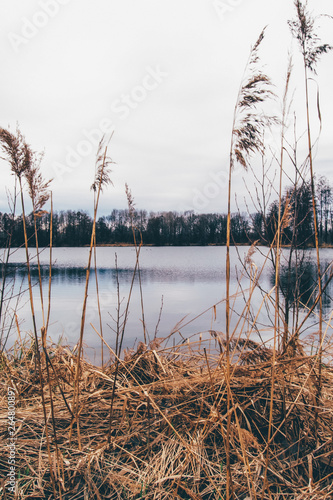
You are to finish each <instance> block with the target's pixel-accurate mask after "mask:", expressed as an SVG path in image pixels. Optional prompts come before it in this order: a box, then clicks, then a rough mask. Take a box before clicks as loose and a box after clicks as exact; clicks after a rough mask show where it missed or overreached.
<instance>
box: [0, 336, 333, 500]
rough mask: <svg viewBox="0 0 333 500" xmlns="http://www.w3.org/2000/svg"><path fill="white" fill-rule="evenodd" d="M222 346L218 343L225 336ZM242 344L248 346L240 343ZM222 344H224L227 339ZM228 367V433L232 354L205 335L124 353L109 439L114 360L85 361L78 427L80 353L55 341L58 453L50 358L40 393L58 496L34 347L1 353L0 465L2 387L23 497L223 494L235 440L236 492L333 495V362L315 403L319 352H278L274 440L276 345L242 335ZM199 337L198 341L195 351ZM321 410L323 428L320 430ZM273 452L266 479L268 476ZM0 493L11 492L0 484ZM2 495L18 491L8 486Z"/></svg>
mask: <svg viewBox="0 0 333 500" xmlns="http://www.w3.org/2000/svg"><path fill="white" fill-rule="evenodd" d="M222 344H223V342H222ZM241 344H242V345H241ZM220 345H221V344H220ZM238 345H239V346H240V345H241V349H242V354H241V356H240V357H239V356H238V361H237V364H234V365H232V367H231V410H230V411H231V432H230V435H229V436H227V412H226V409H227V395H226V384H225V362H224V358H223V355H221V354H220V352H217V351H214V349H213V348H211V350H210V351H208V353H207V355H205V351H204V350H203V349H202V345H201V349H199V345H191V346H189V347H184V346H176V347H174V348H171V349H166V348H164V349H163V348H162V347H160V346H159V345H158V343H157V342H155V343H152V344H151V345H150V346H148V347H146V346H145V345H144V344H139V347H138V349H137V351H136V352H127V354H126V356H125V359H124V360H123V361H121V362H120V366H119V373H118V378H117V384H116V391H115V398H114V402H113V411H112V422H111V439H110V443H109V442H108V431H109V418H110V405H111V395H112V387H113V382H114V377H115V366H116V365H115V363H114V362H112V363H111V364H110V366H109V367H108V368H107V369H106V370H105V371H104V372H102V371H101V369H100V368H98V367H96V366H94V365H92V364H90V363H89V362H87V361H83V362H82V365H81V369H82V372H81V377H80V387H79V390H80V420H79V431H80V438H81V448H82V449H81V450H80V446H79V442H78V429H77V427H76V424H74V428H73V432H72V440H71V441H70V428H71V424H72V423H73V422H72V417H71V414H70V411H69V409H68V408H67V406H66V404H65V401H64V398H63V396H62V394H61V391H60V388H59V387H61V389H62V391H63V394H64V396H65V398H66V401H67V403H68V405H69V408H70V407H71V405H72V402H73V383H74V378H75V367H76V362H77V359H76V356H75V355H74V354H73V353H72V352H71V351H70V350H69V349H68V348H66V347H62V346H49V356H50V359H51V361H52V365H53V367H54V370H55V373H56V374H57V377H55V373H54V371H53V370H52V369H50V376H51V387H52V395H53V403H54V412H55V421H56V431H57V444H58V449H59V453H58V456H57V453H56V448H55V445H54V431H53V426H52V420H51V411H50V394H49V387H48V386H47V373H46V367H45V359H42V365H43V379H44V398H45V401H46V407H47V415H48V419H49V420H48V431H49V435H50V437H51V452H52V460H51V464H52V468H53V474H54V477H55V478H56V491H57V495H56V497H55V496H54V493H53V490H52V484H51V479H50V460H49V458H48V453H47V446H46V438H45V426H44V417H43V409H42V399H41V390H40V384H39V377H38V372H37V370H36V369H35V354H34V353H35V349H34V347H33V346H29V347H26V348H25V349H24V351H23V352H22V350H21V351H20V352H19V353H16V354H15V356H14V355H13V356H12V357H10V356H9V355H7V356H3V357H2V361H1V372H0V381H1V414H0V417H1V418H0V422H1V429H0V431H1V444H0V450H1V453H0V456H1V458H0V467H1V470H2V473H3V477H4V476H5V475H6V472H7V470H8V464H7V454H8V450H7V448H6V444H7V440H8V435H7V425H8V424H7V387H8V386H13V387H15V390H16V392H17V395H16V419H17V446H16V468H17V498H21V499H25V500H26V499H30V498H31V499H32V498H63V499H66V500H67V499H68V500H69V499H84V500H85V499H92V498H96V499H104V498H110V499H117V498H119V499H121V498H127V499H139V498H146V499H150V498H151V499H172V498H185V499H195V500H199V499H219V498H221V499H222V498H225V490H226V476H227V475H226V455H225V443H226V440H227V439H228V441H229V447H230V462H231V472H232V482H233V484H232V486H233V493H234V498H235V499H243V500H245V499H249V498H252V499H259V498H263V499H269V498H271V499H274V500H275V499H285V498H288V499H297V500H298V499H299V500H301V499H309V500H310V499H330V498H333V484H332V479H333V446H332V436H333V434H332V429H333V389H332V387H333V370H332V369H331V368H329V367H327V366H323V370H322V378H323V379H322V382H323V388H322V399H321V401H320V407H319V411H317V412H316V411H315V407H316V404H317V403H316V394H317V388H316V383H317V374H316V369H317V360H316V359H315V357H314V356H313V357H312V356H306V355H304V353H303V352H302V351H301V349H299V350H298V351H297V352H296V353H294V354H293V357H291V358H289V357H287V356H286V355H285V356H283V357H281V356H280V357H279V356H278V355H277V358H276V366H275V382H274V407H273V429H272V433H271V434H272V438H271V442H270V443H269V445H268V446H267V435H268V425H269V412H270V395H271V380H272V378H271V373H272V361H271V359H272V353H271V351H270V349H268V348H267V347H263V346H260V345H259V344H255V343H254V342H252V341H251V342H246V341H243V342H240V343H238ZM196 347H197V349H196ZM315 419H317V427H318V431H317V432H315V425H316V423H315ZM267 450H268V453H269V455H268V457H269V460H268V469H267V480H268V487H267V485H265V482H264V472H265V464H266V458H267ZM1 491H2V498H6V496H5V493H4V489H3V488H2V490H1ZM7 498H12V497H11V496H8V494H7Z"/></svg>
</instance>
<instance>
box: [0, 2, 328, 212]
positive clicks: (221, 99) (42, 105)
mask: <svg viewBox="0 0 333 500" xmlns="http://www.w3.org/2000/svg"><path fill="white" fill-rule="evenodd" d="M309 1H310V3H309V6H310V8H311V10H314V12H315V13H326V14H331V15H333V2H332V0H316V1H314V0H309ZM291 17H294V7H293V1H292V0H279V1H276V0H225V1H223V0H219V1H215V2H214V0H94V1H91V0H90V1H88V0H36V1H35V0H1V2H0V26H1V44H0V58H1V78H0V88H1V92H0V110H1V120H0V126H1V127H4V128H8V127H10V129H11V130H12V131H15V128H16V123H19V126H20V129H21V131H22V132H23V134H24V135H25V136H26V139H27V141H28V142H29V143H30V144H31V146H32V147H33V149H35V150H37V151H42V150H45V158H44V161H43V172H44V175H45V177H47V178H51V177H52V178H54V180H53V183H52V190H53V197H54V204H55V208H56V209H58V210H60V209H73V210H76V209H85V210H88V211H90V212H91V209H92V194H91V192H90V190H89V187H90V185H91V183H92V181H93V176H94V164H95V153H96V149H97V142H98V138H99V136H100V135H102V133H103V131H104V132H106V133H107V135H108V134H109V133H110V131H111V130H112V129H114V130H115V132H114V136H113V138H112V141H111V143H110V146H109V154H110V156H111V157H112V159H113V160H114V162H115V163H116V164H115V165H114V168H113V173H112V179H113V183H114V186H113V187H110V188H108V190H107V191H106V192H105V193H104V194H103V198H102V200H101V205H100V206H101V209H100V213H104V214H106V213H108V212H110V211H111V210H112V209H113V208H124V207H125V205H126V198H125V194H124V184H125V182H127V183H128V184H129V186H130V188H131V189H132V193H133V195H134V198H135V201H136V205H137V207H138V208H145V209H148V210H153V211H160V210H191V209H193V210H195V211H197V212H212V211H214V212H225V211H226V185H225V182H224V179H225V172H226V171H227V166H228V155H229V145H230V131H231V125H232V115H233V107H234V103H235V99H236V95H237V91H238V87H239V83H240V81H241V78H242V74H243V71H244V66H245V64H246V61H247V58H248V54H249V50H250V47H251V45H252V44H253V43H254V42H255V41H256V39H257V37H258V35H259V33H260V31H261V30H262V28H263V27H264V26H266V25H267V26H268V28H267V33H266V38H265V41H264V44H263V46H262V50H261V58H262V62H263V63H264V64H265V70H266V71H267V72H268V74H269V75H270V76H271V77H272V79H273V81H274V83H275V85H276V92H277V93H281V92H282V89H283V82H284V79H285V74H286V68H287V61H288V52H290V51H291V52H293V53H294V78H293V81H292V86H293V88H294V89H297V91H296V94H295V104H294V107H295V110H296V112H297V116H298V118H297V120H298V122H297V125H298V133H299V134H301V133H302V132H303V131H304V130H305V121H304V119H305V116H304V113H303V112H302V107H303V103H304V96H303V85H302V76H303V73H302V67H301V60H300V56H299V54H298V52H297V47H296V45H295V44H293V43H292V41H291V36H290V33H289V28H288V26H287V19H290V18H291ZM332 22H333V21H330V20H328V19H327V18H321V19H320V24H321V30H320V34H321V35H322V38H323V39H324V41H325V42H328V43H331V44H332V45H333V30H332V26H331V24H330V23H332ZM332 68H333V54H329V55H325V56H323V58H322V62H321V63H320V65H319V67H318V73H319V75H318V78H317V80H318V82H319V85H320V100H321V111H322V118H323V131H322V134H321V138H320V147H319V149H318V152H317V154H316V171H317V172H318V173H319V174H320V175H326V176H327V177H330V176H331V168H332V156H333V143H332V142H333V141H332V135H333V134H332V132H333V103H332V91H331V89H332V83H333V71H332ZM310 89H311V99H312V101H313V102H314V104H315V102H316V86H315V83H314V82H311V83H310ZM273 108H274V111H278V109H279V107H278V103H275V104H274V105H273V104H272V109H273ZM312 113H313V123H314V135H315V134H316V132H317V130H318V129H319V125H318V120H317V116H316V111H315V106H312ZM301 153H302V151H301V152H300V154H301ZM0 165H1V189H0V210H1V211H6V210H7V201H6V191H5V186H7V187H10V186H11V185H12V181H13V179H12V178H11V176H10V175H9V172H8V167H7V165H6V164H5V163H4V162H1V163H0ZM242 178H243V172H241V173H237V174H236V175H235V179H234V184H233V188H234V192H235V193H237V196H238V200H239V203H240V205H241V209H243V208H244V206H245V205H244V202H243V196H245V195H246V189H245V187H244V184H243V179H242ZM245 182H246V183H247V186H248V187H250V189H252V187H251V186H252V182H253V180H252V178H250V176H247V177H246V178H245Z"/></svg>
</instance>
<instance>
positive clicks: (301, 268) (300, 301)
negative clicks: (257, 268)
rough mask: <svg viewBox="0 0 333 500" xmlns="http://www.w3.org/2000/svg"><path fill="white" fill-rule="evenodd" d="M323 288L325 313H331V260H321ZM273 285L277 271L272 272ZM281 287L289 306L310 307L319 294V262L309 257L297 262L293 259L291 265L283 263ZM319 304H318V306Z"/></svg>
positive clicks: (332, 266)
mask: <svg viewBox="0 0 333 500" xmlns="http://www.w3.org/2000/svg"><path fill="white" fill-rule="evenodd" d="M321 270H322V274H323V276H322V288H323V289H324V293H323V298H322V303H323V312H324V314H329V313H330V311H331V308H332V294H333V280H330V273H331V272H332V271H333V265H332V262H330V261H326V260H325V261H322V262H321ZM271 283H272V286H274V284H275V273H274V271H272V273H271ZM280 289H281V292H282V295H283V297H284V299H285V302H286V305H287V308H288V309H290V310H293V311H294V310H295V309H296V307H299V308H300V309H310V308H311V307H312V306H313V305H314V303H315V301H316V298H317V295H318V270H317V264H316V263H315V262H314V261H313V260H310V259H308V258H303V259H301V260H300V261H298V262H296V260H295V259H293V260H292V262H291V263H290V265H289V264H288V265H287V264H283V265H282V266H281V273H280ZM318 307H319V305H317V308H318Z"/></svg>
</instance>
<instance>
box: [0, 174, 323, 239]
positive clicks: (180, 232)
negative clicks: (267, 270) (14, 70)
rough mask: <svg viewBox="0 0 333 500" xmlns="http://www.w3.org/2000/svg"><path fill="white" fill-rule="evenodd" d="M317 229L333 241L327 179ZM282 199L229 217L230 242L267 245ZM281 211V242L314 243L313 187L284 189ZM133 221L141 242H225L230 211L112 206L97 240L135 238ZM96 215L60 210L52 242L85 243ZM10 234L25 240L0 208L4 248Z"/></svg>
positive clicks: (42, 226) (45, 224) (46, 235)
mask: <svg viewBox="0 0 333 500" xmlns="http://www.w3.org/2000/svg"><path fill="white" fill-rule="evenodd" d="M316 192H317V210H318V212H317V213H318V228H319V238H320V244H321V245H325V244H326V245H332V244H333V196H332V195H333V190H332V188H331V187H330V185H329V183H328V182H327V180H326V179H324V178H321V180H320V182H318V184H317V190H316ZM278 212H279V203H278V201H275V202H273V203H271V204H270V206H269V208H268V209H267V213H266V211H262V212H258V213H252V214H244V213H234V214H232V216H231V233H232V241H233V242H234V243H235V244H251V243H253V242H254V241H256V242H258V243H259V244H262V245H269V244H270V243H271V242H272V241H273V239H274V236H275V233H276V230H277V224H278ZM281 212H282V214H285V215H286V216H287V217H286V218H285V220H286V221H287V222H284V226H283V231H282V232H283V236H282V242H283V244H284V245H289V244H293V245H295V246H296V247H307V246H314V244H315V242H314V224H313V210H312V201H311V188H310V186H309V184H307V183H304V184H303V185H302V187H301V188H299V189H297V190H295V189H292V188H290V189H289V190H287V191H286V193H285V196H284V197H283V199H282V203H281ZM26 224H27V232H28V236H29V240H30V241H29V244H30V245H31V246H34V243H35V242H34V227H33V215H32V214H31V215H29V216H27V217H26ZM132 226H133V227H134V228H135V233H136V238H137V241H138V242H140V241H141V235H142V241H143V244H146V245H157V246H163V245H172V246H186V245H225V243H226V233H227V215H225V214H216V213H210V214H195V213H194V212H193V211H187V212H184V213H178V212H159V213H155V212H150V213H148V212H147V211H145V210H138V211H136V212H135V213H134V215H133V216H132V217H131V215H130V211H129V210H116V209H114V210H112V212H111V213H110V215H107V216H104V217H100V218H99V219H98V221H97V225H96V241H97V244H99V245H103V244H104V245H107V244H117V243H119V244H131V243H133V231H132ZM91 229H92V218H91V217H90V216H89V214H88V213H87V212H85V211H82V210H79V211H72V210H67V211H61V212H56V213H54V214H53V245H54V246H59V247H61V246H84V245H89V243H90V238H91ZM38 233H39V234H38V237H39V246H48V245H49V239H50V214H49V213H45V212H43V213H41V214H40V216H39V217H38ZM10 234H12V241H11V245H12V246H21V245H24V237H23V230H22V216H13V215H10V214H6V213H0V245H1V247H5V246H6V244H7V242H8V238H9V235H10Z"/></svg>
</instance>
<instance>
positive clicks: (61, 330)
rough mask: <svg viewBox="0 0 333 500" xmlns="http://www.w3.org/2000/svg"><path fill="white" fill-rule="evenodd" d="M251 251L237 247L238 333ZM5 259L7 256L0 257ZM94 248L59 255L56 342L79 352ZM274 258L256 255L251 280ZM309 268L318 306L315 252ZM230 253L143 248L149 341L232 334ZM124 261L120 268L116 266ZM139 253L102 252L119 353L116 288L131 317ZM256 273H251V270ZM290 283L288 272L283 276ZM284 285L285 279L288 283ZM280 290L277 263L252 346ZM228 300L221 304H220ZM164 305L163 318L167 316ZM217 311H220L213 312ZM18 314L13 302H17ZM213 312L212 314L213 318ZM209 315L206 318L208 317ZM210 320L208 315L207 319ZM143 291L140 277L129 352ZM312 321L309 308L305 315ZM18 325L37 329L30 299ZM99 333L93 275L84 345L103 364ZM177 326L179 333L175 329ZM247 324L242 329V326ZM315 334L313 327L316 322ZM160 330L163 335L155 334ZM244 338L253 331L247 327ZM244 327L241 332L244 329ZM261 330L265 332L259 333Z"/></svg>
mask: <svg viewBox="0 0 333 500" xmlns="http://www.w3.org/2000/svg"><path fill="white" fill-rule="evenodd" d="M248 251H249V247H239V248H238V250H237V249H236V248H234V247H232V248H231V293H232V294H236V297H235V299H233V309H234V312H233V315H232V327H235V326H236V325H237V322H238V319H239V314H241V313H242V311H243V309H244V305H245V300H246V298H247V297H248V296H249V286H250V279H249V276H246V274H245V272H244V268H243V266H242V264H241V262H240V260H239V257H240V258H241V259H242V260H243V261H244V259H245V257H246V255H247V253H248ZM0 252H1V255H2V256H3V251H0ZM88 253H89V249H88V248H54V249H53V268H52V274H53V280H52V300H51V316H50V327H49V331H48V334H49V336H50V337H51V338H52V340H53V341H58V340H59V338H61V337H62V338H63V339H64V340H63V341H64V342H68V343H69V344H70V345H74V344H75V343H76V342H77V341H78V338H79V330H80V318H81V312H82V303H83V298H84V286H85V277H86V271H85V267H86V265H87V262H88ZM267 253H268V249H267V248H263V247H261V248H259V249H258V250H257V251H256V252H255V253H254V255H253V256H252V260H253V265H252V273H254V272H255V270H256V269H257V272H259V270H260V268H261V266H262V265H263V263H264V261H265V256H266V255H267ZM304 254H305V260H304V263H303V266H302V271H301V272H302V276H304V279H303V278H302V279H303V282H302V285H301V287H303V292H302V293H304V296H303V298H302V300H303V302H307V301H308V303H309V304H310V305H311V300H312V301H313V293H312V292H313V287H314V281H315V278H316V265H315V251H314V250H306V251H305V252H304ZM225 255H226V249H225V247H143V248H142V249H141V253H140V277H141V285H142V292H143V303H144V314H145V323H146V329H147V332H148V335H149V338H150V339H152V338H153V337H154V335H155V333H156V335H157V337H166V336H168V335H169V334H170V333H171V332H172V331H173V330H177V331H178V332H179V333H177V341H179V338H180V336H182V337H183V338H184V339H187V338H194V337H195V336H196V335H197V334H199V333H203V335H206V336H207V335H209V334H207V332H208V331H209V330H215V331H218V332H223V331H224V328H225V306H224V303H223V299H224V297H225ZM288 255H289V250H283V258H282V264H283V266H284V265H285V260H286V259H287V258H288ZM30 256H31V260H32V279H33V283H34V284H35V285H36V283H37V267H36V258H35V249H30ZM116 256H117V268H118V270H116V265H115V259H116ZM332 257H333V250H332V249H322V250H321V261H322V267H323V268H326V267H328V266H329V265H330V264H331V262H332ZM135 261H136V253H135V249H134V248H133V247H99V248H97V277H98V286H99V297H100V306H101V311H102V319H103V335H104V338H105V340H106V341H107V343H108V344H109V345H110V346H111V347H112V348H114V346H115V337H116V336H115V332H114V330H115V329H116V317H117V304H118V295H117V282H119V298H120V302H121V312H120V314H123V313H124V311H125V307H126V303H127V299H128V294H129V290H130V286H131V281H132V276H133V269H134V265H135ZM24 262H25V251H24V249H15V251H13V252H12V255H11V259H10V274H9V281H8V283H9V285H10V286H12V287H13V290H14V292H15V294H16V293H18V291H19V290H20V288H22V290H25V289H26V288H27V276H26V268H25V265H24ZM48 262H49V254H48V250H47V249H44V250H42V251H41V264H42V273H43V287H44V296H45V302H46V303H47V286H48ZM248 269H249V267H248ZM282 277H283V273H282ZM282 281H283V280H282ZM273 286H274V272H273V270H272V264H271V263H270V262H268V263H267V265H266V266H265V267H264V270H263V271H262V273H261V275H260V287H261V289H262V290H259V289H257V290H256V291H255V293H254V294H253V298H252V301H251V305H252V311H249V315H248V319H249V320H250V317H251V316H250V314H251V313H252V315H253V317H255V315H256V314H257V311H258V310H259V309H260V307H261V305H263V307H261V312H260V314H259V316H258V319H257V325H258V329H257V331H253V332H252V333H251V338H252V339H253V340H258V339H259V336H261V337H262V338H263V340H267V341H269V339H270V337H271V335H272V333H271V330H270V328H271V325H272V321H273V320H274V316H272V315H271V312H270V311H271V306H270V304H269V300H266V301H265V303H263V295H264V292H268V291H270V290H271V289H272V287H273ZM332 291H333V289H332V283H330V285H329V286H328V288H327V292H326V294H325V299H324V312H325V315H326V317H328V315H329V313H330V311H331V308H332V300H331V296H332ZM34 299H35V308H36V316H37V325H38V327H39V328H40V327H41V326H42V317H41V307H40V298H39V290H38V288H37V286H34ZM221 301H222V302H221ZM162 302H163V307H162V312H161V317H160V321H159V316H160V310H161V305H162ZM214 304H218V305H217V306H216V310H214V309H212V306H214ZM11 307H14V300H12V302H11ZM206 310H207V311H206ZM205 311H206V312H205ZM202 313H203V314H202ZM141 314H142V313H141V300H140V286H139V279H138V275H137V276H136V278H135V281H134V286H133V294H132V297H131V302H130V306H129V317H128V322H127V326H126V330H125V337H124V347H127V348H129V347H132V346H133V345H134V344H135V343H137V342H139V341H142V340H143V325H142V315H141ZM300 314H301V315H302V314H303V315H304V314H305V309H303V310H302V311H301V313H300ZM18 318H19V323H20V328H21V331H22V332H27V331H30V330H31V329H32V321H31V313H30V305H29V302H28V294H27V293H24V295H23V296H22V297H21V299H20V302H19V306H18ZM90 324H92V325H94V327H95V328H96V329H97V330H98V331H99V330H100V325H99V316H98V308H97V296H96V279H95V272H94V270H92V273H91V276H90V284H89V296H88V308H87V316H86V327H85V335H84V343H85V344H86V346H88V349H87V355H88V356H89V357H90V358H91V359H93V360H95V361H98V360H99V357H100V344H101V341H100V338H99V337H98V335H97V334H96V333H95V331H94V329H93V328H92V327H91V325H90ZM176 325H177V326H176ZM242 325H243V323H242ZM309 325H310V326H311V328H312V329H315V325H314V320H311V322H310V323H309ZM156 327H157V332H156ZM242 327H243V328H244V332H245V331H246V329H247V328H248V325H243V326H242ZM238 328H239V326H238ZM259 330H260V332H259ZM15 338H16V328H12V331H11V333H10V337H9V341H8V344H7V345H8V346H10V345H12V343H13V342H14V340H15Z"/></svg>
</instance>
